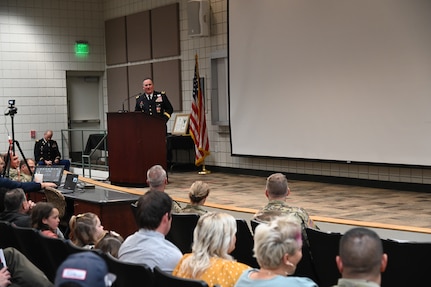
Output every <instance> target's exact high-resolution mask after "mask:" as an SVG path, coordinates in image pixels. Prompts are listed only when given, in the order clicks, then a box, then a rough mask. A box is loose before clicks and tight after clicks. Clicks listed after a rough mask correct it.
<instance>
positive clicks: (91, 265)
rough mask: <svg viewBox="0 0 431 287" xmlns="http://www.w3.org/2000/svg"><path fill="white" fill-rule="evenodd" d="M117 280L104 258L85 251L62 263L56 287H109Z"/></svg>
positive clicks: (71, 256) (56, 278)
mask: <svg viewBox="0 0 431 287" xmlns="http://www.w3.org/2000/svg"><path fill="white" fill-rule="evenodd" d="M115 279H116V276H115V275H114V274H112V273H109V271H108V266H107V265H106V262H105V261H104V260H103V259H102V257H100V256H99V255H97V254H96V253H94V252H91V251H85V252H78V253H74V254H71V255H69V257H67V258H66V260H64V261H63V263H61V265H60V267H58V269H57V274H56V276H55V287H109V286H112V284H113V283H114V281H115ZM138 285H139V284H138Z"/></svg>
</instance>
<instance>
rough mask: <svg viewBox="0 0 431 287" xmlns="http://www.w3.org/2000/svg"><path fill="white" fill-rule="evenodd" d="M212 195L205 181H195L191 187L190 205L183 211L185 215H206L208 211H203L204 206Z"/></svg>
mask: <svg viewBox="0 0 431 287" xmlns="http://www.w3.org/2000/svg"><path fill="white" fill-rule="evenodd" d="M209 193H210V188H209V186H208V184H207V183H205V182H203V181H200V180H198V181H195V182H194V183H193V184H192V186H191V187H190V191H189V198H190V203H189V204H187V205H186V206H185V207H183V208H182V209H181V212H183V213H197V214H199V215H204V214H205V213H207V212H208V211H207V210H205V209H203V208H202V206H203V205H204V204H205V201H206V199H207V197H208V194H209Z"/></svg>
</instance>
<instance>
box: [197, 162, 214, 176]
mask: <svg viewBox="0 0 431 287" xmlns="http://www.w3.org/2000/svg"><path fill="white" fill-rule="evenodd" d="M210 173H211V171H210V170H207V169H206V168H205V160H204V161H203V163H202V170H201V171H200V172H198V174H201V175H202V174H210Z"/></svg>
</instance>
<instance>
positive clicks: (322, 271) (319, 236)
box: [305, 227, 341, 287]
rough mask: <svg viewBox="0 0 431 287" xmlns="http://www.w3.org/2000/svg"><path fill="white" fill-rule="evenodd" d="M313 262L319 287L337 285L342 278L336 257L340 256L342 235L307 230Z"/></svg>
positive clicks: (311, 229)
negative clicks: (339, 249)
mask: <svg viewBox="0 0 431 287" xmlns="http://www.w3.org/2000/svg"><path fill="white" fill-rule="evenodd" d="M305 232H306V233H307V237H308V242H309V244H310V245H309V247H310V253H311V257H312V262H313V264H314V266H315V270H316V276H317V279H318V280H317V282H316V283H317V285H319V286H322V287H326V286H333V285H336V284H337V282H338V278H340V277H341V274H340V272H339V271H338V268H337V264H336V263H335V257H336V256H337V255H338V246H339V242H340V239H341V233H338V232H326V231H322V230H317V229H313V228H308V227H307V228H306V229H305Z"/></svg>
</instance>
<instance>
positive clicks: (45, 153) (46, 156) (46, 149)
mask: <svg viewBox="0 0 431 287" xmlns="http://www.w3.org/2000/svg"><path fill="white" fill-rule="evenodd" d="M60 158H61V154H60V151H59V150H58V144H57V142H56V141H55V140H49V141H46V140H45V139H44V138H42V139H40V140H37V141H36V143H35V145H34V159H35V160H36V161H37V162H39V161H44V160H51V161H54V160H56V159H58V160H60Z"/></svg>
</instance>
